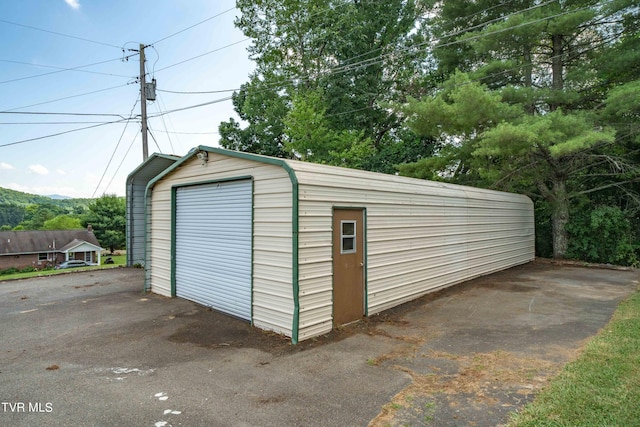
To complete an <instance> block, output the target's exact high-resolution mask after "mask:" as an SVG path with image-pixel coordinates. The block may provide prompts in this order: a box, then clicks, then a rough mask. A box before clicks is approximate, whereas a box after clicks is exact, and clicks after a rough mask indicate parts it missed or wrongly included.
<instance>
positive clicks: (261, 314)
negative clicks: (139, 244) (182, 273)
mask: <svg viewBox="0 0 640 427" xmlns="http://www.w3.org/2000/svg"><path fill="white" fill-rule="evenodd" d="M246 176H252V177H253V180H254V207H253V209H254V211H253V221H254V222H253V229H254V235H253V323H254V325H255V326H258V327H260V328H263V329H268V330H273V331H276V332H279V333H282V334H285V335H288V336H291V334H292V331H291V327H292V323H293V293H292V292H293V291H292V246H293V242H292V233H291V218H292V188H291V180H290V178H289V176H288V175H287V172H286V171H285V170H284V169H283V168H281V167H278V166H274V165H269V164H262V163H257V162H253V161H248V160H244V159H238V158H233V157H228V156H221V155H217V154H214V153H209V162H208V164H207V166H202V164H201V162H200V160H198V159H197V158H195V157H194V158H192V159H190V160H188V161H186V162H185V163H183V164H182V165H180V167H178V168H177V169H175V171H173V172H172V173H170V174H169V175H167V176H165V177H163V178H162V179H161V180H159V181H158V182H157V183H156V184H155V186H154V188H153V192H152V201H151V215H152V221H151V225H150V233H149V236H150V242H149V244H150V246H149V247H150V249H151V251H150V252H151V254H150V264H151V265H150V269H151V276H150V283H151V287H152V290H153V292H156V293H159V294H163V295H167V296H170V295H171V188H172V186H173V185H176V184H186V183H198V182H205V181H209V180H218V179H226V178H238V177H246Z"/></svg>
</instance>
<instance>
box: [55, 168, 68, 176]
mask: <svg viewBox="0 0 640 427" xmlns="http://www.w3.org/2000/svg"><path fill="white" fill-rule="evenodd" d="M56 172H57V173H58V175H66V174H67V172H66V171H65V170H64V169H56Z"/></svg>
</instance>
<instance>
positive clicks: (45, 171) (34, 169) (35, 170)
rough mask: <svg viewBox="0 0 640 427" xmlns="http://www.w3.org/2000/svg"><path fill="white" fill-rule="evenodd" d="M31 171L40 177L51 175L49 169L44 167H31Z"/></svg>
mask: <svg viewBox="0 0 640 427" xmlns="http://www.w3.org/2000/svg"><path fill="white" fill-rule="evenodd" d="M29 170H30V171H31V172H33V173H35V174H38V175H47V174H48V173H49V169H47V168H45V167H44V166H42V165H30V166H29Z"/></svg>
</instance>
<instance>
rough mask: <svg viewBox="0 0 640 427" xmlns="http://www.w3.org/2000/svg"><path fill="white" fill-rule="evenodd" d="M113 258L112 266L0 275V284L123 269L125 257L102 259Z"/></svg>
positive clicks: (112, 256) (116, 256) (117, 256)
mask: <svg viewBox="0 0 640 427" xmlns="http://www.w3.org/2000/svg"><path fill="white" fill-rule="evenodd" d="M109 257H110V258H113V264H103V265H96V266H91V267H77V268H66V269H63V270H39V271H30V272H28V273H13V274H3V275H0V282H4V281H9V280H16V279H29V278H32V277H46V276H53V275H56V274H65V273H72V272H74V271H87V270H102V269H105V268H114V267H124V266H125V264H126V263H127V256H126V255H107V256H103V257H102V259H103V261H104V259H106V258H109Z"/></svg>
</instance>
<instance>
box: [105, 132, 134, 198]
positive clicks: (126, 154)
mask: <svg viewBox="0 0 640 427" xmlns="http://www.w3.org/2000/svg"><path fill="white" fill-rule="evenodd" d="M137 137H138V135H137V134H135V135H134V136H133V139H132V140H131V143H130V144H129V148H127V152H126V153H124V157H122V160H121V161H120V164H119V165H118V167H117V168H116V171H115V172H114V173H113V176H112V177H111V180H110V181H109V183H108V184H107V186H106V187H105V188H104V193H103V194H105V193H106V192H107V191H109V187H111V183H112V182H113V180H114V179H115V177H116V175H117V174H118V171H119V170H120V168H121V167H122V164H123V163H124V161H125V160H126V159H127V156H128V155H129V151H131V147H133V143H134V142H136V138H137Z"/></svg>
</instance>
